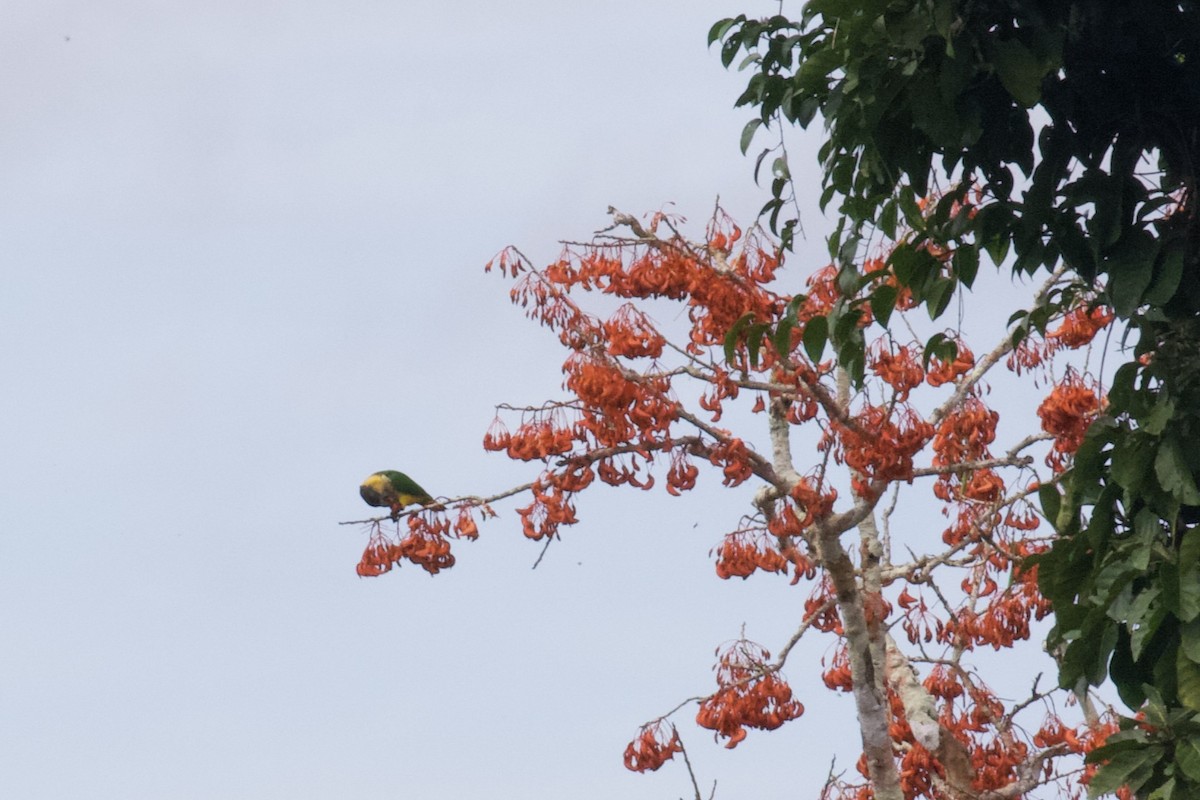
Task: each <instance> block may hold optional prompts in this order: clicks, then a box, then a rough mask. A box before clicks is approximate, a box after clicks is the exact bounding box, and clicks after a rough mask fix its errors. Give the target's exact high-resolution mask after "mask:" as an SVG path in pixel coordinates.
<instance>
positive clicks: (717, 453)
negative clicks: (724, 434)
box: [707, 439, 754, 486]
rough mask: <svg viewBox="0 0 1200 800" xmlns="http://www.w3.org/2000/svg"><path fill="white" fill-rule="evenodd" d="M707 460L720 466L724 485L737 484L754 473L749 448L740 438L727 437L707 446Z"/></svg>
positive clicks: (715, 465)
mask: <svg viewBox="0 0 1200 800" xmlns="http://www.w3.org/2000/svg"><path fill="white" fill-rule="evenodd" d="M707 449H708V460H709V462H710V463H711V464H712V465H713V466H714V467H721V469H722V471H723V472H724V473H725V480H724V481H722V483H724V484H725V485H726V486H738V485H739V484H742V483H745V482H746V480H748V479H749V478H750V476H751V475H753V474H754V467H753V466H752V465H751V460H750V449H749V448H748V447H746V443H745V442H743V441H742V440H741V439H728V440H726V441H723V442H717V443H716V444H713V445H709V446H708V448H707Z"/></svg>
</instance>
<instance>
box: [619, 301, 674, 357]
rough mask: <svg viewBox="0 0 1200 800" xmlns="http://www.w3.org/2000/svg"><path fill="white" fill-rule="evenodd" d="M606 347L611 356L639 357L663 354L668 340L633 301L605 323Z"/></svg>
mask: <svg viewBox="0 0 1200 800" xmlns="http://www.w3.org/2000/svg"><path fill="white" fill-rule="evenodd" d="M604 338H605V341H606V345H605V349H606V350H607V351H608V354H609V355H611V356H624V357H626V358H637V357H640V356H648V357H650V358H658V357H659V356H661V355H662V351H663V347H664V346H665V345H666V343H667V340H666V338H664V337H663V335H662V334H661V333H659V332H658V331H657V330H656V329H655V327H654V324H653V323H651V322H650V318H649V317H647V316H646V315H645V314H644V313H642V312H641V311H639V310H638V309H637V308H636V307H635V306H634V305H633V304H632V303H626V304H625V305H623V306H621V307H620V308H619V309H617V313H615V314H613V315H612V317H610V318H609V320H608V322H605V323H604Z"/></svg>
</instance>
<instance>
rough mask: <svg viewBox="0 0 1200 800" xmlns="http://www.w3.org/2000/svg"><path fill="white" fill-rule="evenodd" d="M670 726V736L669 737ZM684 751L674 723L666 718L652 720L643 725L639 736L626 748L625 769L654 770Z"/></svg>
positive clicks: (635, 770) (634, 770)
mask: <svg viewBox="0 0 1200 800" xmlns="http://www.w3.org/2000/svg"><path fill="white" fill-rule="evenodd" d="M668 727H669V730H670V734H671V735H670V737H667V735H666V734H667V731H668ZM680 752H683V742H682V741H680V739H679V731H677V730H675V726H674V725H670V726H668V725H667V724H666V720H661V719H660V720H658V721H656V722H650V723H647V724H646V725H643V726H642V729H641V730H640V731H639V732H638V735H637V738H635V739H634V740H633V741H632V742H630V743H629V746H628V747H626V748H625V769H628V770H631V771H633V772H653V771H654V770H656V769H658V768H659V767H661V766H662V765H663V764H665V763H666V762H668V761H670V760H671V759H672V758H674V757H675V754H676V753H680Z"/></svg>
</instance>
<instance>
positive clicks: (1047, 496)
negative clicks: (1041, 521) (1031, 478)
mask: <svg viewBox="0 0 1200 800" xmlns="http://www.w3.org/2000/svg"><path fill="white" fill-rule="evenodd" d="M1038 500H1039V501H1040V502H1041V506H1042V516H1044V517H1045V518H1046V519H1047V520H1048V521H1049V522H1050V523H1051V524H1054V523H1055V522H1056V521H1057V520H1058V510H1059V509H1060V508H1061V507H1062V493H1061V492H1059V489H1058V487H1057V486H1055V485H1054V484H1053V483H1043V484H1042V485H1041V486H1039V487H1038Z"/></svg>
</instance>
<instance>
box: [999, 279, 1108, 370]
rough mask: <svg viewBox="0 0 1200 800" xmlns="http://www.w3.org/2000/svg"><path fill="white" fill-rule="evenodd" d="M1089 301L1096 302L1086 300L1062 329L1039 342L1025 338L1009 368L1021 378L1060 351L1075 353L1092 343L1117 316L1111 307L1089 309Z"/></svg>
mask: <svg viewBox="0 0 1200 800" xmlns="http://www.w3.org/2000/svg"><path fill="white" fill-rule="evenodd" d="M1089 302H1094V301H1089V300H1088V299H1087V298H1082V299H1081V300H1080V305H1078V306H1076V307H1075V308H1073V309H1071V310H1070V311H1068V312H1067V313H1066V314H1065V315H1063V318H1062V322H1061V323H1060V324H1059V326H1058V327H1057V328H1055V329H1053V330H1051V331H1047V333H1046V335H1045V337H1044V338H1042V339H1040V340H1039V339H1038V338H1036V337H1035V336H1032V335H1031V336H1027V337H1025V338H1024V339H1022V340H1021V343H1020V344H1019V345H1017V347H1016V349H1014V350H1013V352H1012V353H1010V354H1009V356H1008V359H1007V361H1006V364H1007V366H1008V368H1009V369H1010V370H1012V371H1013V372H1015V373H1017V374H1018V375H1020V374H1021V371H1022V370H1031V369H1035V368H1037V367H1040V366H1041V365H1042V364H1044V363H1046V362H1048V361H1049V359H1050V357H1051V356H1053V355H1054V354H1055V353H1056V352H1058V350H1059V349H1060V348H1063V347H1065V348H1067V349H1070V350H1074V349H1078V348H1080V347H1085V346H1087V345H1089V344H1091V342H1092V340H1093V339H1095V338H1096V334H1097V333H1099V332H1100V331H1102V330H1104V329H1105V328H1107V327H1108V326H1109V325H1111V324H1112V321H1113V320H1114V319H1115V318H1116V317H1115V315H1114V313H1113V311H1112V309H1111V308H1109V307H1108V306H1103V305H1095V306H1090V307H1089V304H1088V303H1089Z"/></svg>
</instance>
